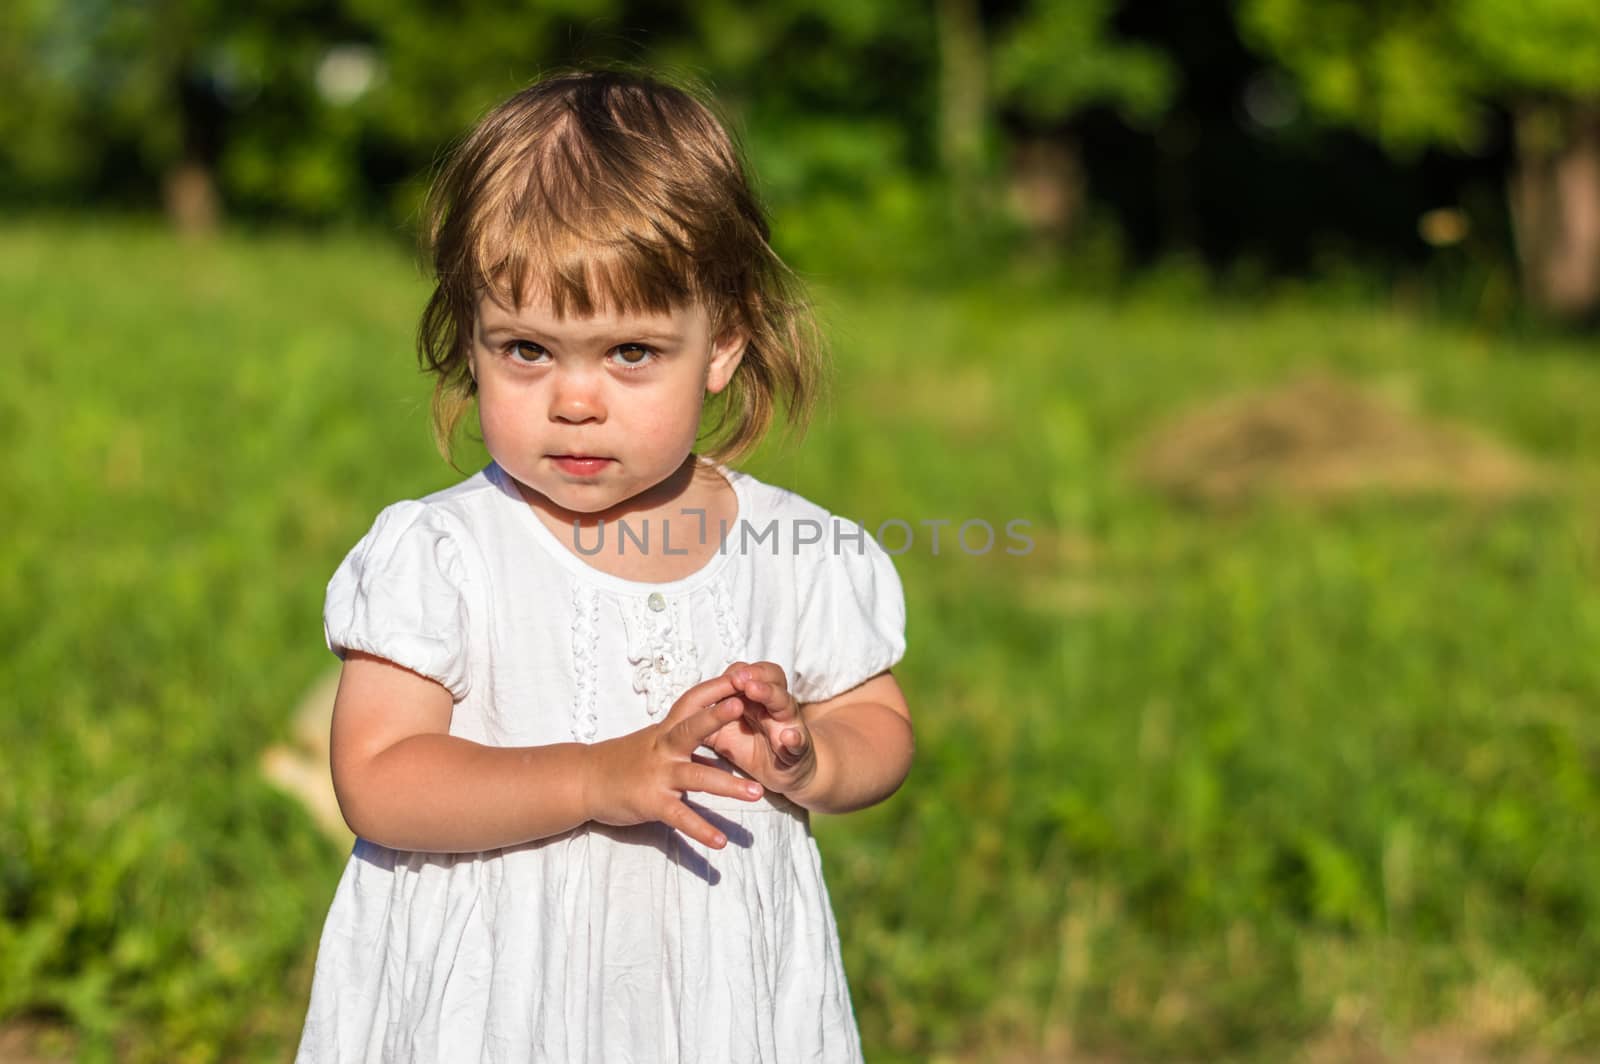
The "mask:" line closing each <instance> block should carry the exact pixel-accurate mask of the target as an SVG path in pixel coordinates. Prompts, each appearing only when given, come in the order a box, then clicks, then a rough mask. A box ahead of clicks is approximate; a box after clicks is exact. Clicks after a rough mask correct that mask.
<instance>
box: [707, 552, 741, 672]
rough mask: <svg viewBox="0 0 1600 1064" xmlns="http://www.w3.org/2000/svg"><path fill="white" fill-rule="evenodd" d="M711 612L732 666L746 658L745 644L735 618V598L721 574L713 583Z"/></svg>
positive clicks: (718, 636) (719, 637)
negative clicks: (715, 619) (729, 591)
mask: <svg viewBox="0 0 1600 1064" xmlns="http://www.w3.org/2000/svg"><path fill="white" fill-rule="evenodd" d="M711 612H712V613H713V614H715V615H716V618H717V638H718V639H720V640H722V648H723V649H724V650H726V651H727V652H728V664H730V665H731V664H733V663H734V662H736V661H739V660H741V659H742V658H743V657H744V643H743V641H742V640H740V638H739V624H738V622H737V621H736V620H735V619H734V616H733V596H732V595H730V594H729V593H728V585H727V583H726V582H725V580H724V578H723V576H722V574H720V573H719V574H717V579H715V580H713V581H711Z"/></svg>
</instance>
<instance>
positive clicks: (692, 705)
mask: <svg viewBox="0 0 1600 1064" xmlns="http://www.w3.org/2000/svg"><path fill="white" fill-rule="evenodd" d="M733 693H734V686H733V681H732V680H730V679H729V678H728V677H727V675H726V674H724V675H722V676H713V677H711V679H709V680H702V681H700V682H699V683H697V684H695V685H694V686H693V687H691V688H689V689H688V690H687V691H685V692H683V694H681V695H679V696H678V700H677V701H676V702H674V703H672V708H671V709H670V710H668V711H667V715H666V718H665V719H664V720H663V721H662V722H661V723H663V724H676V723H677V722H679V721H681V720H683V719H684V718H686V717H688V716H689V715H690V714H692V713H694V712H695V711H697V710H700V709H704V708H705V707H706V706H709V705H712V704H713V703H716V702H720V701H722V699H724V698H727V697H728V696H729V695H731V694H733Z"/></svg>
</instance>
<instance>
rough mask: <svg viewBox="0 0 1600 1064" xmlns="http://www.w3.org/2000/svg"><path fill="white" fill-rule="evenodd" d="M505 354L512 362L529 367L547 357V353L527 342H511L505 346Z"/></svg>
mask: <svg viewBox="0 0 1600 1064" xmlns="http://www.w3.org/2000/svg"><path fill="white" fill-rule="evenodd" d="M506 354H507V355H508V356H510V358H511V361H513V362H516V363H519V364H521V365H524V366H531V365H534V364H536V363H539V362H543V361H544V360H545V358H546V357H548V355H549V352H547V351H546V350H545V349H544V348H542V347H540V346H539V345H538V344H536V343H533V342H531V341H529V340H513V341H512V342H511V343H509V344H507V345H506Z"/></svg>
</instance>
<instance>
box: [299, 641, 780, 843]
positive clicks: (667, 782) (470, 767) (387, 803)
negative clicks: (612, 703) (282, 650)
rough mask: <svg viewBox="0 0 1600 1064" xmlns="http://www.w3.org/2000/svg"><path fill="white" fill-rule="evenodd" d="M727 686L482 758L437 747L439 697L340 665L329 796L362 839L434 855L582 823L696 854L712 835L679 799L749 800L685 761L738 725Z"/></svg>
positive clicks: (447, 742)
mask: <svg viewBox="0 0 1600 1064" xmlns="http://www.w3.org/2000/svg"><path fill="white" fill-rule="evenodd" d="M732 690H733V688H732V685H731V684H730V683H729V682H728V681H727V678H726V677H717V678H716V679H715V680H711V681H707V682H706V683H703V684H698V685H696V686H695V687H693V688H691V689H690V690H689V691H688V692H687V693H686V694H685V695H684V696H683V697H682V698H680V699H679V701H678V703H677V704H675V705H674V706H673V709H672V711H671V712H670V713H668V715H667V717H666V718H665V719H663V720H662V721H661V722H660V724H656V725H651V726H649V727H647V728H644V729H641V730H640V731H638V732H635V733H633V734H632V735H627V736H623V737H621V738H619V739H613V740H608V741H607V742H602V743H595V744H593V745H588V744H584V743H554V744H551V745H548V746H519V747H498V746H485V745H483V744H481V743H475V742H472V741H471V740H468V739H462V738H460V737H459V736H453V735H449V734H448V730H449V726H450V713H451V708H452V701H451V698H450V692H448V691H447V690H445V689H444V688H443V687H442V686H440V685H439V684H437V683H435V682H434V681H433V680H430V679H427V678H426V677H423V676H419V675H417V674H416V673H414V672H411V671H409V670H407V669H403V668H401V667H400V666H398V665H395V664H393V663H392V662H389V661H385V660H384V659H382V658H377V657H373V656H371V655H368V654H361V653H357V652H354V651H352V652H350V653H349V655H348V656H347V658H346V660H345V665H344V671H343V672H342V673H341V674H340V678H339V693H338V696H337V698H336V699H335V700H334V708H333V730H332V737H331V759H332V767H333V787H334V793H335V795H336V796H337V797H338V799H339V808H340V810H341V811H342V812H343V813H344V817H345V822H346V823H348V824H349V825H350V830H351V831H354V832H355V833H356V834H357V835H360V836H361V837H362V838H366V839H370V840H372V841H373V842H377V843H380V844H382V845H384V846H389V847H392V848H394V849H404V850H424V851H432V852H443V853H459V852H470V851H476V850H489V849H496V848H499V847H502V846H514V845H517V844H519V843H523V842H528V841H531V840H533V839H542V838H546V837H548V836H550V835H556V834H560V833H561V832H563V831H567V830H569V829H571V828H574V827H577V826H578V825H580V824H583V823H585V822H586V821H589V820H600V821H603V822H605V823H609V824H634V823H642V822H644V821H647V820H660V821H662V822H664V823H668V824H671V825H672V826H673V827H676V828H678V829H679V830H680V831H683V832H684V833H685V834H687V835H690V836H691V837H693V838H695V839H698V840H699V841H701V842H703V843H705V844H706V845H709V846H721V845H723V844H724V843H725V841H726V840H725V839H724V838H723V837H722V835H721V833H720V832H718V831H717V830H716V829H715V828H713V827H712V826H711V825H710V824H709V823H707V822H706V821H705V820H704V819H703V818H701V817H699V816H698V815H696V814H695V813H694V812H693V811H692V810H691V809H690V808H689V806H688V805H686V804H684V803H683V801H682V800H681V799H682V797H683V794H684V792H685V791H690V790H694V791H707V792H710V793H717V794H724V795H727V796H728V797H736V798H745V799H751V798H754V797H756V796H758V795H759V793H760V792H759V789H758V790H757V791H756V793H755V794H751V793H750V791H749V784H748V781H745V780H740V779H738V778H737V777H735V776H733V775H731V774H730V773H726V772H722V771H719V770H717V769H714V768H711V767H709V766H706V765H701V764H698V763H696V762H694V761H693V760H692V759H691V758H690V756H689V755H690V753H691V752H692V751H693V749H694V748H695V746H696V745H698V744H699V742H700V741H701V740H702V739H703V738H705V737H706V736H708V735H710V734H711V733H712V732H714V731H716V730H717V729H718V728H720V727H721V726H722V725H723V724H724V723H726V722H727V721H729V720H732V719H736V718H737V717H738V716H739V706H738V700H737V699H728V698H726V696H727V695H729V694H731V693H732Z"/></svg>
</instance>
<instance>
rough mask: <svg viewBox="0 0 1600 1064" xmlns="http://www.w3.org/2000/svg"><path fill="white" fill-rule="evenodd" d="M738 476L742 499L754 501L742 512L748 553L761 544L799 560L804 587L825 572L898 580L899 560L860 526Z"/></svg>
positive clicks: (793, 494)
mask: <svg viewBox="0 0 1600 1064" xmlns="http://www.w3.org/2000/svg"><path fill="white" fill-rule="evenodd" d="M736 475H737V476H738V477H740V478H742V481H743V483H742V484H740V485H738V487H739V489H740V495H741V500H742V501H745V502H748V503H749V506H748V507H747V508H746V507H741V510H740V523H741V527H740V529H739V530H738V531H739V534H740V537H741V539H740V543H741V544H742V545H743V547H744V549H745V550H746V551H747V552H748V551H750V549H751V545H752V544H756V545H759V546H761V547H763V548H764V550H763V552H766V551H770V553H772V554H777V555H780V556H787V557H790V558H792V559H794V562H795V568H796V573H795V576H796V578H797V579H799V580H801V581H802V585H801V586H802V588H806V587H814V586H815V585H814V583H812V581H813V579H814V578H816V577H818V576H821V575H822V574H823V573H824V572H834V573H837V574H839V575H841V576H843V577H844V578H845V579H852V578H854V579H856V580H861V581H865V582H868V583H870V582H872V581H873V579H874V578H878V579H880V580H883V579H888V580H893V579H895V577H896V573H895V567H894V562H893V560H892V559H891V558H890V557H889V555H888V554H887V553H886V552H885V551H884V550H883V548H882V547H880V546H879V545H878V542H877V541H876V540H875V539H874V538H873V537H872V535H871V533H870V532H868V531H867V529H866V528H865V527H864V526H863V525H862V524H861V523H860V522H858V521H856V520H853V519H852V518H849V517H846V516H844V515H842V514H838V513H835V512H833V511H832V510H829V509H828V508H827V507H825V506H823V505H821V504H820V503H817V502H815V501H813V500H811V499H808V498H806V497H805V496H803V495H801V494H800V493H799V492H796V491H791V490H790V489H788V488H784V487H780V486H778V485H776V484H769V483H767V482H765V481H762V480H758V479H757V478H755V477H753V476H751V475H750V474H748V473H737V474H736ZM747 510H748V512H746V511H747ZM768 544H770V546H768Z"/></svg>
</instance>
